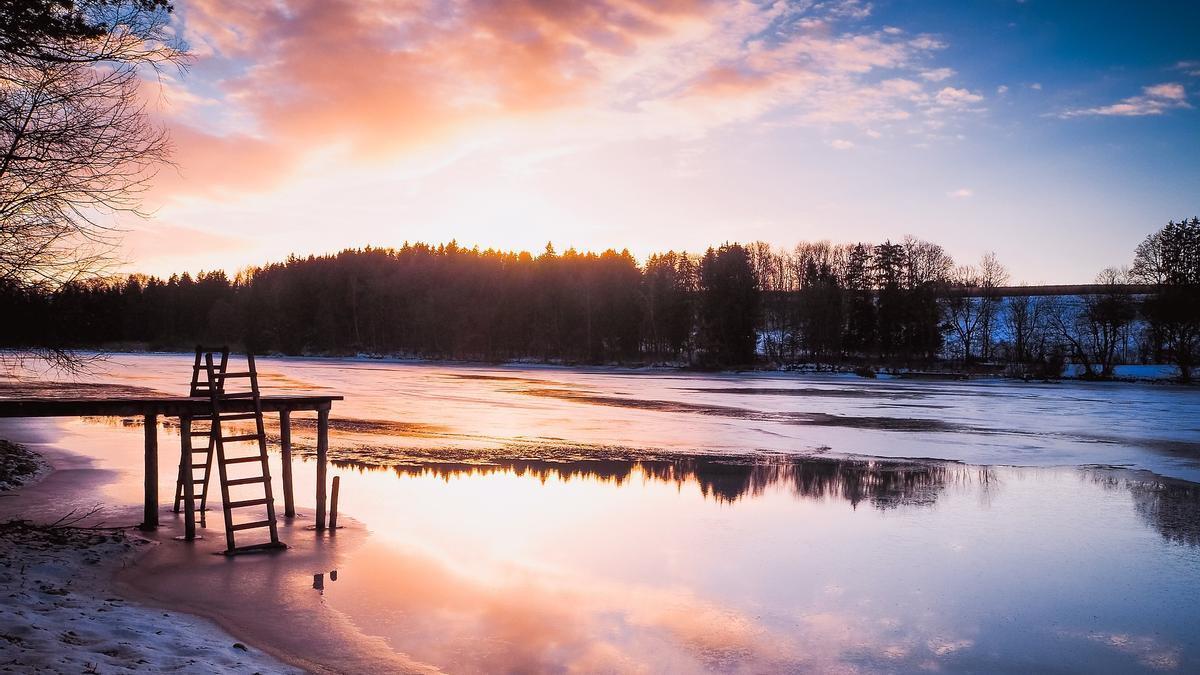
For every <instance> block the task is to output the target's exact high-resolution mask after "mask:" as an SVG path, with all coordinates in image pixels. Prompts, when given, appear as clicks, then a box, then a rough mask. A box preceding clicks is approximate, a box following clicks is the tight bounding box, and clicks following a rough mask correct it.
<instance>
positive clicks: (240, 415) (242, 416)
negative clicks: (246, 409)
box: [220, 413, 258, 422]
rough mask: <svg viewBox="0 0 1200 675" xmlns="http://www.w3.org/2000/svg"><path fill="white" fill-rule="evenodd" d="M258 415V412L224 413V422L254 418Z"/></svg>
mask: <svg viewBox="0 0 1200 675" xmlns="http://www.w3.org/2000/svg"><path fill="white" fill-rule="evenodd" d="M256 417H258V413H234V414H232V415H222V416H221V418H220V419H221V421H222V422H233V421H236V420H252V419H255V418H256Z"/></svg>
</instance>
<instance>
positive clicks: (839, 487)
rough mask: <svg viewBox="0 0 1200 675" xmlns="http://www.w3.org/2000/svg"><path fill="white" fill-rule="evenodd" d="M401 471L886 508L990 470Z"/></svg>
mask: <svg viewBox="0 0 1200 675" xmlns="http://www.w3.org/2000/svg"><path fill="white" fill-rule="evenodd" d="M392 470H394V471H395V472H396V473H397V474H400V476H422V474H434V476H438V477H442V478H451V477H466V476H486V474H491V473H497V472H505V473H514V474H516V476H530V477H534V478H538V479H539V480H541V482H542V483H545V482H546V480H547V479H548V478H551V477H553V478H557V479H559V480H570V479H572V478H588V479H594V480H600V482H604V483H614V484H617V485H620V484H624V483H625V482H628V480H630V478H631V477H632V476H635V474H636V476H642V477H644V478H647V479H650V480H658V482H661V483H673V484H676V485H678V486H680V488H682V486H684V485H697V486H698V488H700V491H701V494H702V495H704V496H706V497H712V498H714V500H716V501H719V502H727V503H732V502H737V501H739V500H742V498H745V497H748V496H749V497H755V496H760V495H762V494H763V492H764V491H766V490H767V489H768V488H772V486H775V485H786V486H788V488H790V489H791V491H792V492H793V494H794V495H796V497H798V498H815V500H845V501H848V502H850V503H851V504H853V506H858V504H859V503H860V502H864V501H869V502H870V503H871V506H874V507H876V508H881V509H886V508H892V507H896V506H929V504H932V503H934V502H936V501H937V495H938V492H941V491H942V490H943V489H944V488H946V485H947V483H978V484H979V485H983V486H989V485H991V483H992V480H990V470H988V468H979V467H967V466H962V465H958V464H950V462H932V461H884V460H865V459H835V458H798V459H792V458H788V459H772V460H766V461H746V460H743V459H734V460H728V459H722V458H712V456H688V458H679V459H659V460H638V461H628V460H577V461H545V460H532V459H509V460H498V461H493V462H491V464H486V465H480V464H466V462H431V464H415V465H403V466H395V467H392Z"/></svg>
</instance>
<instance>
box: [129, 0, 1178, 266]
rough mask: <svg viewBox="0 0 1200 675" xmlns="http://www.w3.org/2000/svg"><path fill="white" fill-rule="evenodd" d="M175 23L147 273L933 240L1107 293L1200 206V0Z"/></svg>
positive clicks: (313, 5)
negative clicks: (177, 36)
mask: <svg viewBox="0 0 1200 675" xmlns="http://www.w3.org/2000/svg"><path fill="white" fill-rule="evenodd" d="M178 19H179V21H180V29H181V30H182V31H183V33H184V35H185V36H186V37H187V39H188V41H189V42H190V43H191V44H192V46H193V50H194V52H195V57H196V62H195V64H194V66H193V67H192V69H191V71H190V72H189V73H188V74H187V75H186V76H185V77H181V78H178V79H172V80H170V81H168V82H166V83H164V87H165V92H164V96H162V97H161V99H162V100H163V101H165V102H166V103H165V105H164V106H163V110H162V116H163V119H164V122H165V123H166V124H167V125H168V127H169V128H170V129H171V132H172V135H173V137H174V138H175V139H176V145H177V149H178V150H177V157H176V161H177V164H178V171H177V172H169V173H168V174H167V175H165V176H164V179H163V180H162V181H160V185H159V186H158V187H157V189H156V190H155V194H154V199H155V203H154V204H152V206H154V207H155V208H156V215H155V217H154V219H153V220H152V221H151V222H147V223H132V224H131V225H130V226H131V227H132V228H134V229H137V230H139V231H140V232H139V236H137V237H131V238H130V241H131V245H130V246H129V247H128V248H127V251H126V258H127V259H128V260H129V261H130V262H129V269H138V270H143V271H150V272H154V273H169V272H170V271H176V270H182V269H189V270H196V269H199V268H207V269H211V268H215V267H223V268H226V269H229V270H231V271H234V270H236V269H237V268H239V267H241V266H244V265H247V264H254V263H261V262H264V261H266V260H271V259H279V258H283V257H285V256H286V255H288V254H289V253H297V254H307V253H321V252H327V251H334V250H337V249H339V248H342V247H347V246H363V245H368V244H371V245H383V246H396V245H400V244H401V243H403V242H404V241H416V240H424V241H434V242H440V241H449V240H451V239H456V240H457V241H459V242H460V243H462V244H465V245H468V246H469V245H476V244H477V245H480V246H482V247H498V248H523V249H530V250H540V249H541V248H542V247H543V246H544V245H545V243H546V242H547V241H553V242H554V243H555V245H556V246H557V247H558V248H559V249H560V250H562V249H565V248H566V247H568V246H576V247H579V248H585V249H604V248H608V247H616V248H622V247H628V248H629V249H630V250H631V251H633V252H634V254H635V255H637V256H639V257H644V256H645V255H648V254H649V253H651V252H654V251H660V250H666V249H669V248H673V249H675V250H681V249H688V250H692V251H696V250H700V249H703V247H705V246H707V245H709V244H714V243H720V242H723V241H727V240H741V241H749V240H764V241H767V242H770V243H772V244H774V245H777V246H780V247H783V248H790V247H791V246H793V245H795V244H796V243H797V242H798V241H801V240H819V239H831V240H834V241H858V240H866V241H881V240H883V239H885V238H889V237H890V238H899V237H902V236H904V235H906V234H912V235H915V236H918V237H922V238H927V239H931V240H934V241H937V242H938V243H941V244H943V245H944V246H945V247H946V248H947V249H948V250H949V251H950V252H951V253H952V254H953V255H954V256H955V258H956V259H957V260H958V261H959V262H962V263H970V262H973V261H976V260H978V258H979V257H980V256H981V255H982V254H983V253H985V252H987V251H995V252H996V253H997V254H998V255H999V257H1000V258H1001V260H1002V261H1004V262H1005V263H1006V264H1007V265H1008V266H1009V267H1010V269H1011V271H1012V279H1013V281H1026V282H1030V283H1054V282H1083V281H1088V280H1090V279H1091V278H1092V277H1093V276H1094V275H1095V274H1096V273H1097V272H1098V271H1099V270H1100V269H1102V268H1104V267H1107V266H1110V265H1118V266H1119V265H1124V264H1128V263H1129V261H1130V259H1131V255H1132V249H1133V247H1134V246H1135V245H1136V244H1137V242H1138V241H1140V239H1141V238H1142V237H1144V236H1145V235H1146V234H1148V233H1150V232H1151V231H1153V230H1154V229H1156V228H1157V227H1160V226H1161V225H1163V224H1165V223H1166V221H1167V220H1168V219H1179V218H1184V217H1191V216H1193V215H1200V203H1198V202H1200V189H1198V188H1200V167H1198V165H1197V163H1196V162H1195V157H1196V156H1197V154H1198V153H1197V151H1198V150H1200V132H1198V130H1200V112H1198V111H1197V108H1196V106H1197V105H1200V47H1197V46H1196V45H1197V42H1196V40H1195V34H1196V32H1197V29H1198V28H1200V4H1198V3H1182V2H1180V3H1051V2H1040V1H1038V0H1028V1H1026V2H1016V1H1015V0H1004V1H1001V0H994V1H988V2H903V3H902V2H888V1H878V2H871V3H866V2H852V1H849V0H834V1H826V2H817V3H790V4H789V3H752V2H724V3H712V2H705V1H703V0H675V2H672V3H656V2H649V1H648V0H647V1H637V0H635V1H633V2H616V1H615V0H613V1H611V2H592V3H572V4H570V5H561V4H554V3H551V4H545V3H534V2H523V1H516V0H514V1H511V2H482V1H479V0H452V1H450V2H429V3H422V2H417V3H404V4H403V5H401V4H399V3H391V2H387V1H384V0H379V1H377V2H351V1H350V0H325V1H318V0H288V1H287V2H281V3H271V4H261V5H260V4H254V5H246V4H244V3H237V2H233V0H195V1H194V2H192V3H188V4H187V5H186V6H182V7H181V11H180V12H179V17H178ZM135 241H136V243H134V242H135ZM184 242H186V244H187V246H186V247H184V246H181V244H182V243H184ZM185 248H186V250H187V253H183V252H181V251H182V250H184V249H185Z"/></svg>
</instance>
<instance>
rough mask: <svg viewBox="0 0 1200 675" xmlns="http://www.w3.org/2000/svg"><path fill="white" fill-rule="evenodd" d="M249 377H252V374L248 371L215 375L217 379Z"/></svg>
mask: <svg viewBox="0 0 1200 675" xmlns="http://www.w3.org/2000/svg"><path fill="white" fill-rule="evenodd" d="M251 375H254V373H252V372H250V371H248V370H245V371H239V372H236V373H217V377H224V378H230V377H250V376H251Z"/></svg>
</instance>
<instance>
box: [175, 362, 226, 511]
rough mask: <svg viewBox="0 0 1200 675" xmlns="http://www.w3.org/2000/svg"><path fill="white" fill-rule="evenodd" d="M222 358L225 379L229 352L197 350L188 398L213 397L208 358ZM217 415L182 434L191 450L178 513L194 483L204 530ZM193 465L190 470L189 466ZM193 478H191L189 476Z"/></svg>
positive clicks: (178, 490) (178, 491) (178, 492)
mask: <svg viewBox="0 0 1200 675" xmlns="http://www.w3.org/2000/svg"><path fill="white" fill-rule="evenodd" d="M206 354H208V355H217V354H219V355H220V358H221V360H220V361H219V362H218V365H217V369H216V370H217V375H218V376H220V377H221V378H224V375H225V369H226V367H227V366H228V364H229V348H227V347H219V348H216V349H206V348H204V347H201V346H199V345H197V346H196V360H195V362H193V364H192V382H191V387H190V389H189V391H188V396H191V397H198V396H206V397H207V396H210V392H211V390H212V386H213V380H212V379H210V377H209V373H208V367H207V365H206V363H205V355H206ZM215 417H216V414H215V413H213V414H210V415H209V416H208V417H201V418H194V419H192V421H191V422H192V426H190V427H189V428H188V429H187V430H186V431H185V430H182V429H181V433H187V434H188V438H185V439H182V440H183V445H184V447H185V448H186V449H187V452H186V455H187V457H186V459H184V460H182V461H180V463H179V478H178V479H177V480H176V481H175V513H179V511H180V508H181V506H182V505H183V503H184V499H186V493H187V490H186V489H185V486H184V484H183V482H184V481H185V480H190V481H192V485H193V486H194V487H193V499H194V500H199V504H197V505H196V510H197V511H199V512H200V527H207V526H208V522H207V519H206V518H205V515H204V514H205V512H206V511H207V510H208V485H209V482H210V481H209V478H210V477H211V476H212V465H213V449H214V447H215V444H214V443H213V434H212V429H213V419H214V418H215ZM197 422H206V423H207V424H208V428H197V427H196V426H195V425H196V423H197ZM193 438H204V439H205V441H206V442H205V444H204V446H203V447H199V448H198V447H195V446H194V445H192V439H193ZM198 455H203V461H202V462H199V463H197V462H196V461H195V460H196V458H197V456H198ZM189 465H190V466H189ZM197 470H200V476H199V477H197V476H196V471H197ZM189 474H190V475H189ZM195 487H199V488H200V489H199V492H196V491H195Z"/></svg>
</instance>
